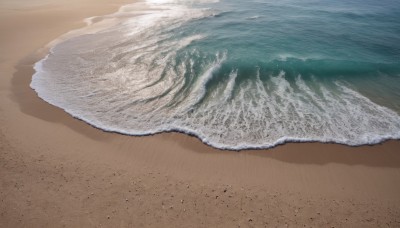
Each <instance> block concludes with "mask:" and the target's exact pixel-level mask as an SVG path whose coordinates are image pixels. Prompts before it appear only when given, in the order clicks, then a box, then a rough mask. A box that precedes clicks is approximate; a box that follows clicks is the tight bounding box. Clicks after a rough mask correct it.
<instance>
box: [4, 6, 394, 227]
mask: <svg viewBox="0 0 400 228" xmlns="http://www.w3.org/2000/svg"><path fill="white" fill-rule="evenodd" d="M27 2H29V4H27ZM126 2H129V1H123V0H118V1H111V0H105V1H101V2H98V1H94V0H82V1H77V0H75V1H66V0H59V1H55V0H53V1H52V0H35V1H27V0H24V1H21V2H18V3H15V2H13V1H11V0H8V1H3V2H2V3H0V31H1V34H2V35H1V36H0V50H1V52H0V75H1V77H0V93H1V96H0V126H1V128H0V199H1V203H0V227H62V226H67V227H100V226H106V227H132V226H133V227H142V226H145V227H160V226H168V227H182V226H185V227H210V226H211V227H214V226H220V227H233V226H236V227H238V226H241V227H243V226H244V227H275V226H278V227H282V226H283V227H284V226H285V225H288V226H292V227H300V226H301V227H303V226H306V227H380V226H383V227H399V226H400V219H399V218H400V195H399V192H400V141H394V140H392V141H388V142H385V143H382V144H380V145H375V146H362V147H348V146H343V145H336V144H321V143H290V144H286V145H283V146H278V147H276V148H274V149H270V150H252V151H240V152H235V151H221V150H217V149H214V148H211V147H209V146H207V145H204V144H203V143H202V142H200V141H199V140H198V139H197V138H195V137H191V136H187V135H183V134H180V133H163V134H157V135H155V136H146V137H130V136H124V135H119V134H113V133H106V132H103V131H101V130H98V129H95V128H93V127H91V126H89V125H87V124H86V123H84V122H82V121H79V120H76V119H74V118H72V117H71V116H69V115H68V114H66V113H64V112H63V111H62V110H61V109H59V108H56V107H54V106H51V105H49V104H47V103H46V102H44V101H42V100H41V99H39V98H38V97H37V96H36V94H35V92H34V91H33V90H31V89H30V87H29V83H30V80H31V76H32V74H33V72H34V71H33V68H32V64H33V63H34V62H36V61H37V60H39V59H40V58H42V57H43V55H45V54H46V51H45V49H42V48H43V47H44V46H45V45H46V44H48V43H49V42H51V41H52V40H54V39H56V38H57V37H59V36H60V35H62V34H64V33H66V32H68V31H70V30H71V29H75V28H79V27H81V26H84V23H83V22H82V20H83V18H86V17H90V16H95V15H103V14H105V13H111V12H113V11H115V10H117V9H118V7H119V6H120V5H121V4H124V3H126Z"/></svg>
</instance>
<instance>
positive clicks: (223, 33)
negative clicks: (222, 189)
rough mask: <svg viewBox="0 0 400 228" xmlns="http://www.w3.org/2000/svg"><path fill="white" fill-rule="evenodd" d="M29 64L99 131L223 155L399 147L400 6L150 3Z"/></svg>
mask: <svg viewBox="0 0 400 228" xmlns="http://www.w3.org/2000/svg"><path fill="white" fill-rule="evenodd" d="M87 23H88V25H87V26H86V27H85V28H83V29H80V30H78V31H74V32H73V34H72V35H71V36H69V37H68V38H64V39H60V40H59V41H58V42H56V43H55V44H54V45H53V47H52V48H51V51H50V54H49V55H48V56H47V57H46V58H45V59H43V60H41V61H40V62H38V63H37V64H36V65H35V69H36V73H35V75H34V76H33V79H32V83H31V87H32V88H33V89H34V90H35V91H36V92H37V93H38V95H39V96H40V97H41V98H42V99H44V100H45V101H47V102H49V103H51V104H53V105H55V106H58V107H60V108H62V109H64V110H65V111H66V112H68V113H70V114H71V115H73V116H74V117H76V118H79V119H81V120H84V121H86V122H87V123H89V124H91V125H94V126H96V127H98V128H100V129H103V130H106V131H112V132H119V133H123V134H128V135H148V134H155V133H159V132H166V131H179V132H185V133H188V134H191V135H195V136H197V137H198V138H200V139H201V140H202V141H203V142H205V143H207V144H209V145H211V146H213V147H217V148H222V149H234V150H239V149H248V148H269V147H273V146H276V145H278V144H282V143H285V142H288V141H295V142H298V141H318V142H335V143H341V144H347V145H363V144H374V143H379V142H381V141H384V140H387V139H399V138H400V116H399V113H400V2H399V1H395V0H382V1H373V0H364V1H361V0H356V1H345V0H338V1H328V0H305V1H303V0H302V1H300V0H284V1H270V0H265V1H259V0H249V1H240V0H230V1H228V0H221V1H200V0H197V1H196V0H193V1H183V0H175V1H174V0H149V1H146V2H139V3H133V4H130V5H126V6H124V7H122V8H121V9H120V10H119V11H118V12H116V13H114V14H111V15H106V16H98V17H93V18H89V19H87Z"/></svg>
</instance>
